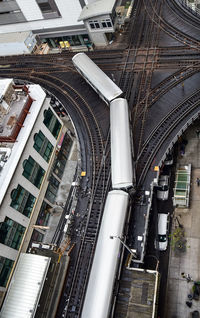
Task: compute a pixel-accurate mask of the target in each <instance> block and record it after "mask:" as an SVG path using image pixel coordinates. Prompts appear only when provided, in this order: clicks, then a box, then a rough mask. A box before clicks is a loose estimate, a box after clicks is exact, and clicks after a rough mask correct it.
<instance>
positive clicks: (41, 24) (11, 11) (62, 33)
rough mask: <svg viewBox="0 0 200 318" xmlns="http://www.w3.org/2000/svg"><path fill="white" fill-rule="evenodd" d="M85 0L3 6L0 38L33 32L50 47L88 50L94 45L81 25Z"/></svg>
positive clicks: (22, 0) (13, 0)
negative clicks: (75, 47)
mask: <svg viewBox="0 0 200 318" xmlns="http://www.w3.org/2000/svg"><path fill="white" fill-rule="evenodd" d="M87 2H88V1H86V0H73V1H63V0H29V1H27V0H9V1H1V2H0V34H4V33H6V34H9V33H12V32H13V31H15V32H27V31H32V32H33V34H35V35H37V36H38V38H39V39H40V40H41V42H47V43H48V44H49V46H50V47H53V48H56V47H59V46H60V42H64V45H65V44H66V45H70V46H86V45H90V44H91V41H90V38H89V35H88V32H87V29H86V28H85V26H84V24H83V22H81V21H78V17H79V15H80V13H81V11H82V8H83V7H84V5H85V4H86V3H87Z"/></svg>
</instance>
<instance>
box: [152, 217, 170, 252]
mask: <svg viewBox="0 0 200 318" xmlns="http://www.w3.org/2000/svg"><path fill="white" fill-rule="evenodd" d="M168 216H169V213H168V214H164V213H158V241H155V248H156V249H159V250H160V251H165V250H166V249H167V245H168Z"/></svg>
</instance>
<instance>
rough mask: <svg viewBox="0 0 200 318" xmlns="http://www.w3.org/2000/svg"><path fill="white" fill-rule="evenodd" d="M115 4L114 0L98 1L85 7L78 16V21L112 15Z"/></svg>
mask: <svg viewBox="0 0 200 318" xmlns="http://www.w3.org/2000/svg"><path fill="white" fill-rule="evenodd" d="M115 2H116V0H98V1H96V2H93V3H90V4H88V5H86V6H85V7H84V8H83V10H82V12H81V14H80V16H79V18H78V21H81V20H86V19H89V18H92V17H96V16H99V15H103V14H110V13H112V10H113V7H114V5H115Z"/></svg>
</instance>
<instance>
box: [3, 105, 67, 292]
mask: <svg viewBox="0 0 200 318" xmlns="http://www.w3.org/2000/svg"><path fill="white" fill-rule="evenodd" d="M43 122H44V124H45V125H46V127H47V128H48V129H49V130H50V131H51V133H52V134H53V136H54V137H55V138H57V137H58V134H59V131H60V129H61V124H60V122H59V121H58V119H57V118H56V117H55V116H54V115H53V112H52V111H51V110H50V109H48V110H46V111H45V112H44V121H43ZM33 147H34V149H35V150H36V151H37V152H38V153H39V154H40V155H41V156H42V157H43V158H44V160H46V161H47V162H49V160H50V157H51V154H52V151H53V145H52V144H51V143H50V142H49V140H48V139H47V138H46V137H45V135H44V134H43V133H42V131H41V130H40V131H39V132H38V133H37V134H35V135H34V145H33ZM23 168H24V170H23V173H22V174H23V176H24V177H25V178H27V179H28V180H29V181H30V182H32V183H33V184H34V185H35V186H36V187H37V188H40V186H41V184H42V181H43V178H44V174H45V170H44V169H43V168H42V167H41V166H40V165H39V164H38V163H37V162H36V161H35V160H34V159H33V158H32V157H31V156H29V157H28V159H27V160H24V162H23ZM54 179H55V178H54ZM50 184H51V187H52V186H53V187H56V188H58V186H59V182H58V181H57V180H56V179H55V180H53V179H52V180H51V181H50ZM54 193H55V189H53V194H54ZM56 193H57V192H56ZM45 196H46V197H47V198H48V197H49V196H50V194H49V192H48V189H47V191H46V195H45ZM35 201H36V197H35V196H33V195H32V194H31V193H30V192H29V191H27V190H26V189H24V188H23V187H22V186H21V185H20V184H18V186H17V188H16V189H13V190H12V192H11V203H10V206H11V207H12V208H14V209H15V210H17V211H19V212H20V213H22V214H23V215H25V216H26V217H28V218H29V217H30V215H31V212H32V210H33V207H34V204H35ZM50 202H52V201H51V200H50ZM50 208H51V207H50V206H49V205H48V204H47V203H46V202H44V201H43V204H42V206H41V209H40V213H39V217H40V219H41V222H40V223H39V224H43V225H46V224H47V222H48V218H49V212H50ZM37 224H38V222H37ZM25 229H26V228H25V227H24V226H22V225H21V224H19V223H17V222H15V221H13V220H12V219H10V218H9V217H6V218H5V220H4V222H2V223H0V243H2V244H5V245H7V246H9V247H11V248H14V249H16V250H18V249H19V247H20V244H21V241H22V238H23V235H24V233H25ZM13 264H14V261H12V260H10V259H8V258H5V257H1V256H0V286H3V287H5V286H6V284H7V281H8V278H9V275H10V272H11V270H12V267H13Z"/></svg>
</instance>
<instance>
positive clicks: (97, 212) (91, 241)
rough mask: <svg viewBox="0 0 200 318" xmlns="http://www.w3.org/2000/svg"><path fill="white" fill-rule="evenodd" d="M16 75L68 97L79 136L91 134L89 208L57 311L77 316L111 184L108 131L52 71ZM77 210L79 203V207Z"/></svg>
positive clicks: (58, 314) (86, 168)
mask: <svg viewBox="0 0 200 318" xmlns="http://www.w3.org/2000/svg"><path fill="white" fill-rule="evenodd" d="M17 75H18V77H19V78H21V79H23V78H24V79H26V80H27V78H28V80H30V81H31V82H36V83H39V84H40V85H41V86H43V87H44V88H48V90H49V91H51V92H56V93H55V94H54V95H57V96H60V100H61V101H63V100H64V99H67V100H68V102H67V103H66V105H67V107H65V108H66V110H67V112H69V114H70V115H71V117H72V118H73V120H74V122H75V123H76V128H77V131H78V134H79V139H80V140H84V138H83V137H81V135H84V136H86V135H87V136H88V137H89V145H88V144H87V142H86V143H85V145H83V146H82V150H83V151H84V149H88V151H87V150H86V154H85V157H87V158H86V160H84V159H83V160H82V161H83V162H84V161H87V165H86V166H83V170H85V171H87V176H88V175H89V176H90V178H91V183H92V185H91V190H90V193H89V196H88V207H87V211H84V219H83V220H82V222H81V224H80V226H81V236H79V237H77V235H76V233H74V236H73V238H72V241H71V244H73V243H76V245H75V248H74V249H73V250H72V252H71V259H72V261H71V262H70V265H69V270H68V275H67V278H66V285H65V288H64V290H63V293H64V295H65V298H64V299H65V300H63V301H61V303H60V306H59V308H58V313H57V316H58V317H60V315H62V314H63V313H64V314H65V315H66V316H67V317H77V315H78V313H80V310H81V307H82V301H83V298H84V294H85V290H86V284H87V279H88V273H89V269H90V267H91V263H92V259H93V254H94V250H95V244H96V240H97V235H98V231H99V227H100V222H101V217H102V211H103V206H104V201H105V196H106V194H107V192H108V190H109V187H110V141H109V136H108V138H107V141H106V144H105V140H104V137H103V135H105V132H104V134H102V132H101V129H102V128H100V127H99V125H98V123H97V119H96V116H95V114H94V113H93V110H92V109H91V107H90V106H89V104H88V103H87V101H86V100H85V99H84V98H83V97H82V96H81V95H80V94H79V93H78V91H76V90H75V89H74V88H73V87H72V86H71V85H70V84H69V83H66V82H64V81H63V80H62V79H60V78H58V77H55V76H52V75H50V74H41V73H39V74H37V73H36V72H34V74H33V73H31V74H30V76H27V75H25V74H21V73H19V72H17ZM9 76H12V77H15V76H16V73H9ZM61 97H62V98H61ZM63 106H65V105H63ZM77 116H78V117H80V119H79V120H77ZM82 125H83V126H85V129H86V131H87V132H86V131H85V132H84V131H80V127H81V126H82ZM81 130H82V129H81ZM86 139H87V138H86ZM84 142H85V141H84ZM83 157H84V156H83ZM90 165H91V166H92V167H90ZM89 170H91V172H89ZM80 201H81V200H80ZM79 203H80V202H79ZM78 209H79V206H77V210H78ZM77 230H78V228H77ZM66 299H67V302H66ZM66 304H67V307H66Z"/></svg>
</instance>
